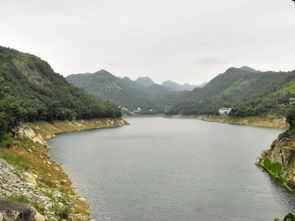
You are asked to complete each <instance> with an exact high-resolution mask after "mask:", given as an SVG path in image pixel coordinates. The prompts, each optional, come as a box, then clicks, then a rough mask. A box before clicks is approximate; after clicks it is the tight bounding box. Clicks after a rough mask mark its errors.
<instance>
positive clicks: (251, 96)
mask: <svg viewBox="0 0 295 221" xmlns="http://www.w3.org/2000/svg"><path fill="white" fill-rule="evenodd" d="M293 96H294V97H295V71H291V72H259V71H255V70H253V69H250V68H247V67H242V68H230V69H228V70H227V71H226V72H225V73H223V74H220V75H218V76H217V77H215V78H214V79H213V80H211V81H210V82H209V83H208V84H207V85H206V86H205V87H204V88H196V89H194V90H193V91H192V92H191V93H190V94H189V95H187V97H186V98H185V100H183V101H182V102H181V103H178V104H177V105H175V106H174V107H173V108H172V109H171V111H170V112H169V114H182V115H202V114H206V115H208V114H217V111H218V109H219V108H220V107H231V108H232V111H231V113H230V114H231V115H232V116H236V117H248V116H260V115H263V114H266V113H274V114H276V115H284V114H285V113H286V106H288V103H289V98H290V97H293Z"/></svg>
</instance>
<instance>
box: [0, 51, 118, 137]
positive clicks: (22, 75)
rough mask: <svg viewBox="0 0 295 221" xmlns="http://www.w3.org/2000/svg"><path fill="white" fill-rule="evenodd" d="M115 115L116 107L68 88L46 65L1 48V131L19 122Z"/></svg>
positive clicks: (59, 76)
mask: <svg viewBox="0 0 295 221" xmlns="http://www.w3.org/2000/svg"><path fill="white" fill-rule="evenodd" d="M118 116H121V113H120V110H119V109H118V107H117V106H114V105H110V104H108V103H106V102H103V101H101V100H98V99H97V98H94V97H93V96H90V95H88V94H87V93H86V92H84V91H83V90H81V89H79V88H77V87H74V86H72V85H70V84H69V83H68V82H67V81H66V80H65V79H64V77H62V76H61V75H59V74H57V73H55V72H54V71H53V69H52V68H51V67H50V65H49V64H48V63H47V62H45V61H43V60H41V59H40V58H38V57H36V56H34V55H31V54H27V53H21V52H19V51H16V50H14V49H10V48H5V47H1V46H0V132H2V133H3V132H5V131H7V130H8V129H11V128H12V127H14V126H16V125H17V124H18V123H19V122H27V121H37V120H45V121H52V120H71V119H89V118H99V117H118Z"/></svg>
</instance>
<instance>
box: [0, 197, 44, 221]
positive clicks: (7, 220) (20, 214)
mask: <svg viewBox="0 0 295 221" xmlns="http://www.w3.org/2000/svg"><path fill="white" fill-rule="evenodd" d="M0 221H45V217H44V216H42V215H41V214H40V213H38V211H37V210H36V209H35V208H34V207H32V206H31V205H29V204H25V203H16V202H11V201H9V200H5V199H1V198H0Z"/></svg>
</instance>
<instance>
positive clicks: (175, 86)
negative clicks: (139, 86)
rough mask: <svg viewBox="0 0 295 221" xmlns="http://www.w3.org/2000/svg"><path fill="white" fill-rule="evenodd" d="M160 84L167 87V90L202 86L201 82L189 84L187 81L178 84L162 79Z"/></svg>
mask: <svg viewBox="0 0 295 221" xmlns="http://www.w3.org/2000/svg"><path fill="white" fill-rule="evenodd" d="M161 86H163V87H165V88H167V89H168V90H170V91H191V90H193V89H194V88H196V87H203V84H202V85H199V86H198V85H191V84H188V83H185V84H178V83H176V82H174V81H170V80H168V81H164V82H163V83H162V84H161Z"/></svg>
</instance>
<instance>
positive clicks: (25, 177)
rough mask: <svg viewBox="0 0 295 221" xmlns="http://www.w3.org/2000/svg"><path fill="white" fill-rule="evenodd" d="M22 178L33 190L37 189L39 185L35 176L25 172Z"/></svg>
mask: <svg viewBox="0 0 295 221" xmlns="http://www.w3.org/2000/svg"><path fill="white" fill-rule="evenodd" d="M21 178H22V179H23V180H24V181H25V182H26V183H27V184H28V185H29V186H30V187H32V188H35V187H36V185H37V182H36V178H35V176H34V175H32V174H30V173H27V172H24V173H22V174H21Z"/></svg>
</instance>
